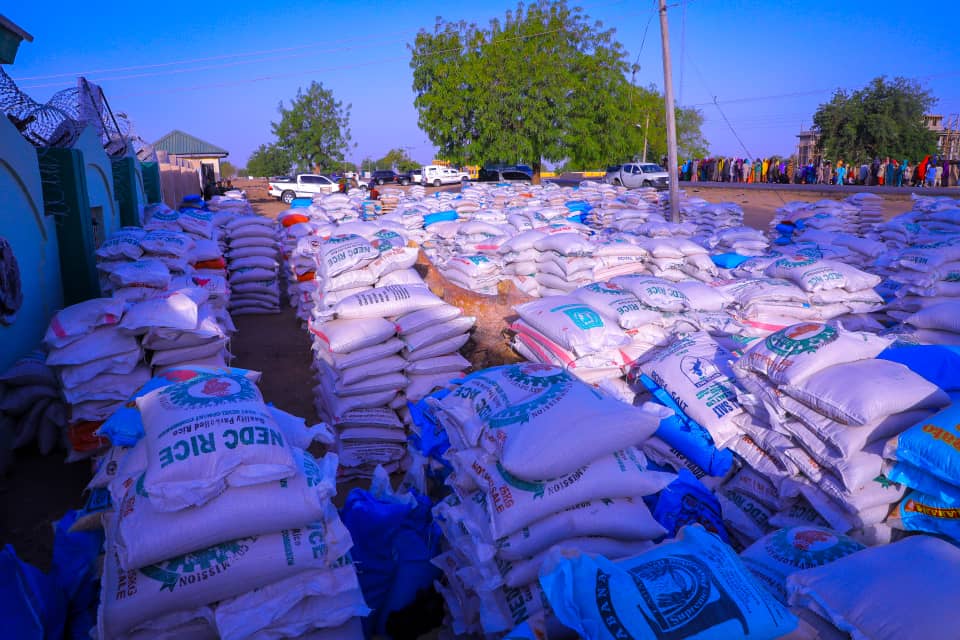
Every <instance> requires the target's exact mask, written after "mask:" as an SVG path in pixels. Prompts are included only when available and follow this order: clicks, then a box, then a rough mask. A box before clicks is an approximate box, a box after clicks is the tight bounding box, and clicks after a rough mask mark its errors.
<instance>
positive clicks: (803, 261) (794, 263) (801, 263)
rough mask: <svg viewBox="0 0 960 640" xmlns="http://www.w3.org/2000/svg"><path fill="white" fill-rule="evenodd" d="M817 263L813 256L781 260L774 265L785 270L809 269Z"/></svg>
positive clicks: (797, 256)
mask: <svg viewBox="0 0 960 640" xmlns="http://www.w3.org/2000/svg"><path fill="white" fill-rule="evenodd" d="M816 261H817V258H814V257H813V256H803V255H796V256H794V257H793V258H780V259H779V260H777V261H776V262H774V263H773V264H775V265H776V266H778V267H783V268H784V269H797V268H799V267H809V266H810V265H811V264H813V263H814V262H816Z"/></svg>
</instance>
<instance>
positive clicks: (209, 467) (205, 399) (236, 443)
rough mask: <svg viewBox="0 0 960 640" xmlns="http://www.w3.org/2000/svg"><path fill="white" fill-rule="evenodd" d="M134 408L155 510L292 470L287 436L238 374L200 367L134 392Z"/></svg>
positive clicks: (179, 506) (195, 502)
mask: <svg viewBox="0 0 960 640" xmlns="http://www.w3.org/2000/svg"><path fill="white" fill-rule="evenodd" d="M137 408H138V409H139V410H140V414H141V417H142V418H143V426H144V431H145V433H146V440H147V447H148V452H149V459H148V466H147V471H146V475H145V478H144V488H145V490H146V492H147V494H148V495H149V497H150V501H151V502H152V503H153V504H154V506H155V507H156V508H157V509H158V510H160V511H176V510H178V509H185V508H187V507H191V506H195V505H202V504H205V503H206V502H208V501H210V500H211V499H213V498H215V497H216V496H217V495H219V494H220V493H222V492H223V491H224V490H225V489H226V488H227V487H228V486H233V487H242V486H248V485H253V484H259V483H263V482H270V481H273V480H282V479H283V478H288V477H290V476H291V475H293V474H294V473H296V464H295V462H294V460H293V454H292V453H291V450H290V445H289V444H288V442H287V440H286V437H285V436H284V434H283V432H282V431H281V430H280V428H279V427H278V426H277V424H276V422H275V421H274V419H273V416H272V415H271V414H270V412H269V411H268V410H267V408H266V406H265V405H264V404H263V398H262V397H261V395H260V390H259V389H257V386H256V385H255V384H254V383H253V382H251V381H250V380H248V379H247V378H245V377H244V376H243V375H229V374H222V375H217V374H202V375H199V376H197V377H196V378H193V379H192V380H189V381H187V382H183V383H180V384H174V385H170V386H168V387H164V388H162V389H157V390H155V391H152V392H150V393H148V394H147V395H144V396H141V397H140V398H137Z"/></svg>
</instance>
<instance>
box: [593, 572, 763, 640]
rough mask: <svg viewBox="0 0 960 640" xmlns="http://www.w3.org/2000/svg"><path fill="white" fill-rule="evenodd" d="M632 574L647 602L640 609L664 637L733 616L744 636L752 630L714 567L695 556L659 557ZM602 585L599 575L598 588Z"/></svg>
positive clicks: (685, 634)
mask: <svg viewBox="0 0 960 640" xmlns="http://www.w3.org/2000/svg"><path fill="white" fill-rule="evenodd" d="M598 573H599V572H598ZM630 576H631V577H632V578H633V582H634V585H636V587H637V591H638V592H639V593H640V597H641V598H642V599H643V602H644V604H645V605H646V606H645V607H642V608H641V609H640V611H641V613H642V614H643V616H644V618H646V619H647V623H648V624H649V625H650V626H651V627H652V628H653V631H654V634H655V635H656V636H657V638H659V639H660V640H682V639H683V638H689V637H691V636H695V635H697V634H698V633H700V632H702V631H706V630H707V629H710V628H711V627H715V626H717V625H720V624H723V623H724V622H727V621H729V620H736V621H738V622H739V623H740V626H741V627H742V629H743V635H744V636H747V635H749V633H750V625H749V623H748V622H747V619H746V617H744V615H743V613H742V612H741V611H740V608H739V607H738V606H737V603H736V601H735V600H734V599H733V597H732V596H731V594H729V593H727V591H726V589H724V588H723V586H722V585H721V584H720V582H719V581H718V580H717V579H716V577H715V575H714V573H713V571H712V570H711V568H710V567H709V566H708V565H707V564H706V563H704V562H703V561H701V560H699V559H698V558H696V557H694V556H691V555H686V554H682V555H675V556H670V557H667V558H659V559H657V560H654V561H652V562H648V563H646V564H644V565H641V566H639V567H634V568H633V569H631V570H630ZM599 585H600V580H599V575H598V580H597V586H598V590H599ZM608 598H609V589H608ZM597 603H598V605H599V604H600V598H599V593H598V597H597ZM612 605H613V602H612V601H610V602H608V603H606V606H607V608H606V609H601V611H606V610H610V611H612V610H613V607H612ZM608 629H610V627H609V626H608ZM611 634H613V630H612V629H611ZM613 635H614V637H624V636H618V635H616V634H613Z"/></svg>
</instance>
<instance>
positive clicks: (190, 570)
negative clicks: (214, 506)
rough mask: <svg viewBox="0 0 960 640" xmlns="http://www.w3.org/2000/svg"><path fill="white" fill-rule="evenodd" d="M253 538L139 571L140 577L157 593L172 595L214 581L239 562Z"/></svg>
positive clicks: (224, 544)
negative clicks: (155, 584)
mask: <svg viewBox="0 0 960 640" xmlns="http://www.w3.org/2000/svg"><path fill="white" fill-rule="evenodd" d="M256 540H257V538H256V536H253V537H250V538H239V539H237V540H231V541H230V542H224V543H223V544H218V545H216V546H214V547H210V548H208V549H204V550H202V551H195V552H193V553H187V554H184V555H182V556H177V557H176V558H170V559H169V560H164V561H163V562H161V563H158V564H151V565H148V566H146V567H143V568H142V569H140V573H142V574H143V575H145V576H146V577H148V578H150V579H151V580H155V581H156V582H159V583H160V591H173V590H174V589H176V588H177V587H188V586H190V585H193V584H197V583H198V582H203V581H204V580H209V579H210V578H213V577H216V576H217V575H219V574H222V573H223V572H225V571H226V570H228V569H229V568H230V565H231V563H233V562H234V561H235V560H237V559H239V558H242V557H243V556H244V555H245V554H246V553H247V551H249V550H250V545H251V544H252V543H254V542H256Z"/></svg>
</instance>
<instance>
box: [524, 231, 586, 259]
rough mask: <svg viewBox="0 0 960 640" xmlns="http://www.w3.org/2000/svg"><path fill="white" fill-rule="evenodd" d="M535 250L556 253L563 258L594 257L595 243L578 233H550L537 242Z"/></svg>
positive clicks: (534, 245) (534, 244)
mask: <svg viewBox="0 0 960 640" xmlns="http://www.w3.org/2000/svg"><path fill="white" fill-rule="evenodd" d="M533 248H534V249H536V250H537V251H555V252H557V253H559V254H560V255H562V256H589V255H593V243H592V242H590V240H589V239H588V238H586V237H584V236H583V235H582V234H580V233H578V232H576V231H570V232H563V233H550V234H549V235H546V236H544V237H543V238H540V239H539V240H536V241H535V242H534V243H533Z"/></svg>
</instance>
